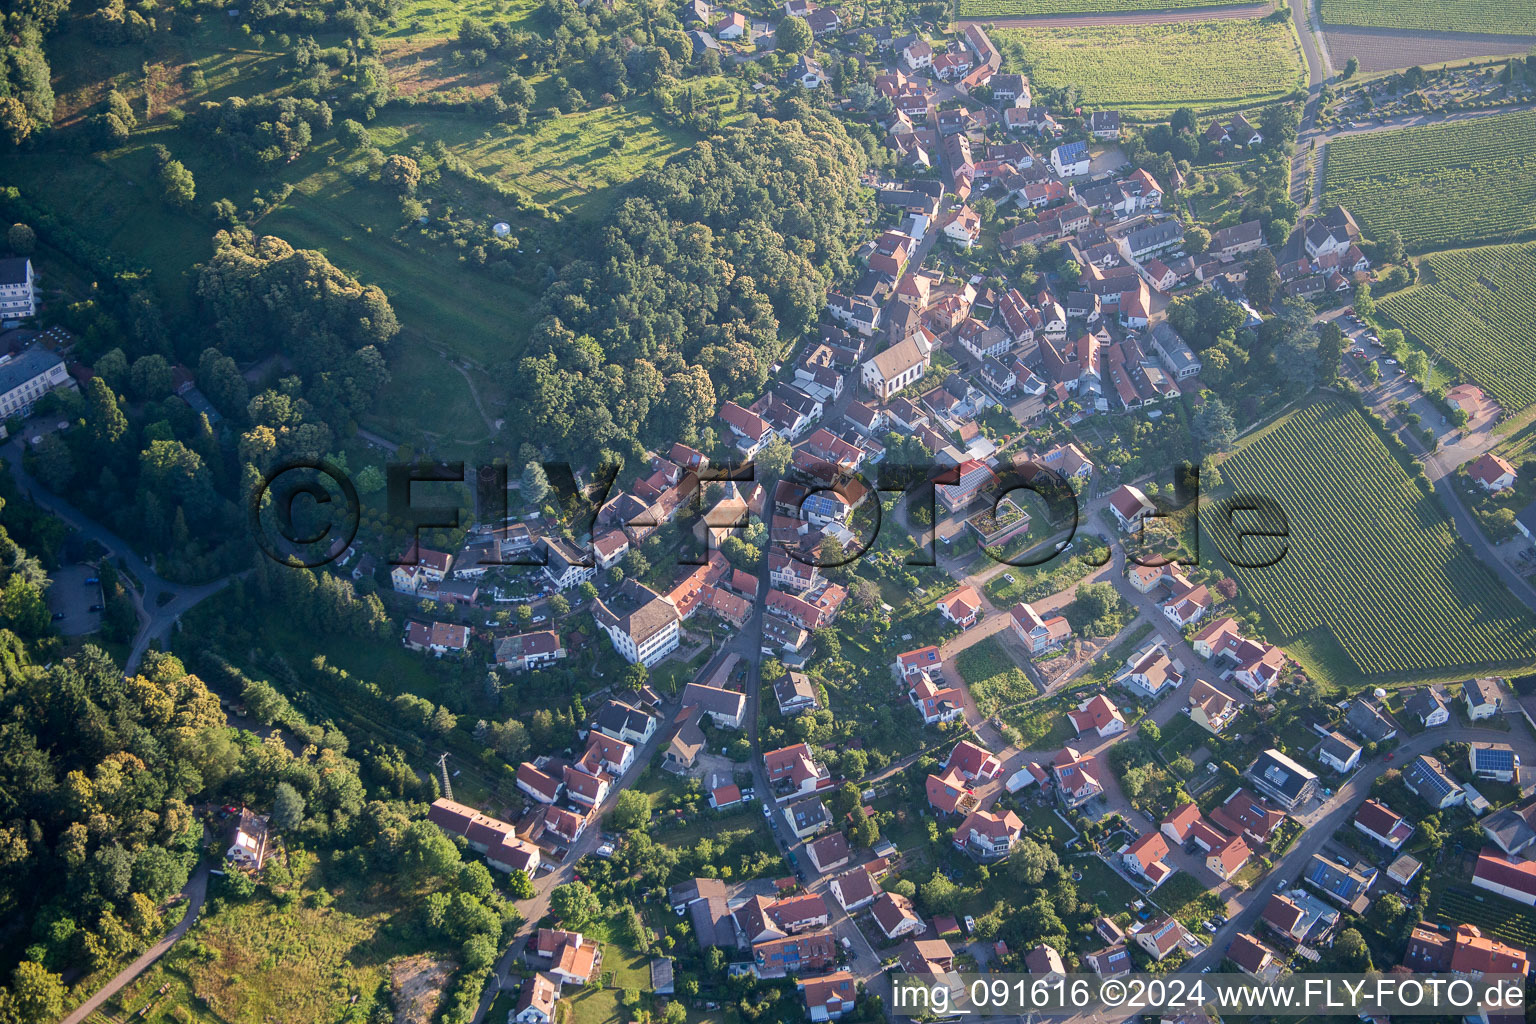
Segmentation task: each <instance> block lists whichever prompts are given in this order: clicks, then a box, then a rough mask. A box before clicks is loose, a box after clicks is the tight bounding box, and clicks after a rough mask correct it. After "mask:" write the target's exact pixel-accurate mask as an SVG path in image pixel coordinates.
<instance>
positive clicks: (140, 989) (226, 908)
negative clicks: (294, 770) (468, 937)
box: [107, 874, 424, 1024]
mask: <svg viewBox="0 0 1536 1024" xmlns="http://www.w3.org/2000/svg"><path fill="white" fill-rule="evenodd" d="M311 881H312V882H313V883H319V882H321V881H322V880H321V878H320V877H319V875H318V874H316V875H313V876H311ZM218 887H219V880H218V879H217V878H214V879H212V880H211V882H210V892H209V895H210V896H214V895H216V894H217V892H218ZM306 887H307V886H306ZM413 913H414V912H413V911H412V910H411V909H409V908H404V907H401V906H399V905H396V904H394V903H391V902H388V901H382V900H370V899H367V898H364V897H362V896H361V895H359V894H357V893H355V892H354V891H353V890H352V889H351V888H346V889H343V890H342V895H341V898H339V899H336V900H335V901H334V902H332V903H330V905H328V906H319V905H316V903H315V901H313V900H311V899H309V898H307V897H306V898H301V899H298V900H295V901H293V902H291V903H289V904H287V905H286V906H282V905H279V904H278V903H276V902H274V901H273V900H272V899H270V898H267V897H265V896H257V897H254V898H252V899H250V900H248V901H245V902H228V903H222V904H221V903H217V902H212V901H211V902H210V904H209V905H208V907H207V908H205V910H204V913H203V916H202V917H200V918H199V919H198V922H197V924H196V925H195V926H194V928H193V929H192V931H191V932H190V933H189V934H188V936H187V937H186V938H185V939H183V940H182V943H181V944H180V945H178V946H177V947H176V948H175V950H174V951H173V952H172V953H171V955H169V956H167V957H166V958H165V959H164V960H162V961H161V962H160V963H159V964H157V965H155V966H154V967H152V968H150V970H149V971H147V972H146V973H145V974H144V975H142V976H141V977H140V978H139V979H138V981H136V982H134V983H133V984H131V985H129V986H127V987H126V988H124V989H123V990H122V991H121V992H119V993H118V994H117V995H116V996H114V997H113V998H112V999H111V1000H110V1001H109V1002H108V1004H107V1009H108V1011H109V1012H110V1013H112V1014H113V1015H114V1016H115V1017H117V1018H118V1019H127V1017H128V1016H129V1015H130V1014H138V1013H139V1012H140V1011H141V1010H144V1009H146V1008H150V1009H149V1013H148V1014H147V1016H145V1017H143V1018H138V1017H135V1019H136V1020H137V1019H143V1020H145V1021H148V1022H150V1024H160V1022H166V1024H173V1022H175V1024H183V1022H196V1024H215V1022H218V1024H266V1022H269V1021H295V1022H297V1021H322V1020H332V1019H335V1017H334V1011H335V1008H336V1007H338V1006H341V1005H345V1004H347V1003H348V1002H349V1001H350V1000H351V999H353V998H354V997H356V998H357V1003H356V1004H355V1005H354V1009H356V1010H357V1011H358V1012H359V1013H362V1014H363V1015H364V1017H366V1015H367V1013H368V1011H369V1008H370V1007H373V1008H379V1007H380V1006H381V1005H382V1007H383V1008H384V1009H386V1010H387V1007H388V1003H387V993H384V992H383V991H382V990H381V987H380V986H381V984H387V981H388V977H389V968H388V962H389V961H390V960H391V959H393V958H394V957H396V956H399V955H402V954H406V953H413V952H419V951H421V950H422V948H423V946H424V942H423V936H422V935H421V934H420V933H419V931H418V927H419V926H417V925H416V924H415V922H414V920H413V918H412V915H413ZM199 949H203V950H207V951H208V952H207V954H206V955H198V950H199ZM162 985H164V986H166V993H165V995H164V996H157V995H156V993H157V991H158V990H159V989H160V987H161V986H162ZM381 995H383V996H384V998H385V1000H386V1001H385V1002H384V1003H383V1004H380V1003H379V1002H378V1000H379V998H380V996H381Z"/></svg>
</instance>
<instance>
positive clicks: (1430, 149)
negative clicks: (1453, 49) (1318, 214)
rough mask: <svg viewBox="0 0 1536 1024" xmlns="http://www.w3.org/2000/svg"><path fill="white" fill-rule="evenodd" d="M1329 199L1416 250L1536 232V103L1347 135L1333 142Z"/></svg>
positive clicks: (1326, 188)
mask: <svg viewBox="0 0 1536 1024" xmlns="http://www.w3.org/2000/svg"><path fill="white" fill-rule="evenodd" d="M1324 173H1325V175H1326V176H1325V179H1324V182H1323V202H1324V203H1325V204H1330V205H1331V204H1333V203H1342V204H1344V205H1345V206H1347V207H1349V209H1350V211H1351V212H1352V213H1353V214H1354V215H1355V216H1356V217H1357V218H1358V219H1359V220H1360V224H1361V229H1362V230H1363V231H1364V232H1365V233H1366V235H1367V236H1369V237H1371V238H1381V237H1383V236H1384V235H1385V234H1386V233H1387V232H1388V231H1390V230H1395V231H1397V232H1399V233H1400V234H1401V235H1402V236H1403V244H1404V245H1405V246H1407V248H1408V249H1409V250H1410V251H1413V252H1425V251H1428V250H1431V249H1445V248H1453V247H1456V246H1463V245H1470V244H1476V243H1478V242H1507V241H1514V240H1516V239H1518V238H1520V237H1523V236H1525V235H1528V234H1530V233H1532V232H1536V111H1529V110H1528V111H1523V112H1520V113H1514V114H1501V115H1498V116H1495V117H1482V118H1476V119H1474V120H1470V121H1452V122H1447V123H1443V124H1436V125H1427V126H1424V127H1421V128H1402V129H1399V130H1397V131H1391V132H1372V133H1370V134H1368V135H1355V136H1346V137H1344V138H1340V139H1336V140H1334V141H1333V142H1331V143H1329V145H1328V159H1327V161H1326V167H1325V172H1324Z"/></svg>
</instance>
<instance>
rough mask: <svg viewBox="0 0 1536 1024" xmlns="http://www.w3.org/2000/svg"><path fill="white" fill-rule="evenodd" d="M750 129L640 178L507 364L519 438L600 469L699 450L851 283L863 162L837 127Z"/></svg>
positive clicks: (815, 118) (790, 120)
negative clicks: (643, 454) (723, 415)
mask: <svg viewBox="0 0 1536 1024" xmlns="http://www.w3.org/2000/svg"><path fill="white" fill-rule="evenodd" d="M796 113H798V114H799V115H800V116H798V117H786V118H784V119H782V120H781V119H777V118H762V119H756V118H749V119H748V120H747V121H746V122H743V123H742V124H740V125H737V126H733V127H731V128H729V129H727V130H726V131H725V132H723V133H722V134H721V135H720V136H719V137H717V138H714V139H710V140H708V141H705V142H702V143H700V144H699V145H698V146H697V147H695V148H694V149H693V150H692V151H690V152H689V153H688V154H686V155H685V156H683V157H680V158H679V159H677V160H675V161H674V162H673V163H671V164H669V165H668V166H666V167H663V168H660V169H658V170H656V171H653V172H651V173H649V174H646V175H645V176H643V177H642V178H641V179H640V180H639V181H637V182H636V183H635V184H634V186H633V187H632V188H631V189H630V193H629V195H628V197H627V198H626V199H625V200H624V201H623V202H622V203H621V204H619V206H618V208H617V209H616V210H615V211H614V212H613V214H612V215H611V216H610V217H609V218H608V219H607V221H606V222H605V223H604V224H603V225H602V226H601V229H600V231H599V242H598V245H597V251H596V252H595V253H594V254H593V256H592V258H590V259H586V260H578V261H575V262H573V263H571V264H570V265H569V266H568V267H567V268H566V270H565V272H564V274H563V276H562V277H561V278H560V279H559V280H558V281H556V282H555V283H554V284H552V285H551V286H550V287H549V289H548V290H547V291H546V293H545V296H544V299H543V302H542V310H543V314H544V316H543V318H542V320H541V321H540V323H539V324H538V325H537V327H536V328H535V329H534V331H533V334H532V337H531V339H530V342H529V350H528V353H529V354H528V355H527V356H525V357H524V358H523V359H522V360H520V361H519V362H517V363H516V364H515V365H513V366H510V367H508V377H509V383H511V384H513V386H514V387H515V388H516V391H517V393H518V394H519V396H520V401H518V402H516V403H514V405H513V407H512V409H510V410H509V412H510V413H511V415H512V417H513V418H512V422H511V424H510V428H511V434H512V436H514V437H521V438H528V439H538V440H539V442H540V443H542V444H543V445H544V446H545V448H546V450H547V452H548V453H550V454H558V455H567V456H577V457H580V458H581V459H583V460H591V459H593V457H594V455H596V456H597V459H596V461H598V462H602V461H603V460H604V457H605V456H608V455H621V456H624V455H632V454H634V453H633V452H632V451H631V446H632V445H633V444H634V442H635V441H636V439H638V441H639V442H640V443H641V444H649V445H656V444H662V445H665V444H670V443H671V442H672V441H674V440H683V441H692V440H694V439H695V438H696V437H697V436H698V434H699V431H700V430H701V429H702V428H703V426H704V424H705V423H706V422H707V421H708V420H709V419H710V418H711V417H712V416H713V415H714V413H715V410H716V408H717V407H718V404H719V402H720V401H721V400H723V399H725V398H740V397H742V396H744V395H750V394H754V393H755V392H756V390H757V389H759V388H760V387H761V386H762V384H763V381H764V380H765V379H766V378H767V373H768V368H769V366H770V365H771V364H772V362H773V360H774V358H775V357H776V356H777V355H778V354H779V352H780V350H781V347H782V346H783V344H784V342H785V341H786V340H788V339H792V338H794V337H795V336H797V335H798V334H799V333H800V332H801V331H803V330H804V329H805V328H807V327H808V326H810V325H811V324H812V323H813V322H814V320H815V318H816V316H817V314H818V312H819V310H820V308H821V306H822V304H823V303H824V301H825V298H826V291H827V288H828V285H829V284H830V283H831V282H832V281H834V280H837V279H839V278H841V277H844V276H846V275H847V274H848V273H849V272H850V265H851V260H850V253H849V250H848V246H849V244H850V240H851V239H855V238H856V237H857V215H858V210H859V204H860V191H859V184H858V183H859V174H860V172H861V170H862V169H863V167H864V166H865V159H864V152H863V149H862V148H861V147H860V146H859V145H858V144H857V143H856V142H855V141H853V140H852V139H850V138H849V136H848V135H847V133H846V132H845V131H844V130H843V128H842V127H841V125H840V124H839V123H838V122H837V121H836V119H834V118H833V117H832V116H831V115H829V114H825V113H822V112H819V111H811V110H808V109H801V110H799V111H796Z"/></svg>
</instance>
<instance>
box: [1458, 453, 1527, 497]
mask: <svg viewBox="0 0 1536 1024" xmlns="http://www.w3.org/2000/svg"><path fill="white" fill-rule="evenodd" d="M1467 475H1468V476H1470V477H1471V478H1472V479H1473V480H1474V481H1476V482H1477V484H1478V486H1479V487H1481V488H1482V489H1483V490H1485V491H1504V490H1508V489H1509V488H1511V487H1513V486H1515V478H1516V473H1515V467H1514V466H1512V465H1510V464H1509V462H1508V461H1506V460H1505V459H1502V458H1500V457H1499V456H1497V455H1495V454H1493V453H1492V452H1488V453H1487V454H1485V455H1484V456H1483V457H1482V458H1480V459H1478V460H1477V461H1476V462H1474V463H1472V465H1471V466H1469V467H1467Z"/></svg>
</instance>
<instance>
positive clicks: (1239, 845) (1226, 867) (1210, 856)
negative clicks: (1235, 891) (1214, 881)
mask: <svg viewBox="0 0 1536 1024" xmlns="http://www.w3.org/2000/svg"><path fill="white" fill-rule="evenodd" d="M1252 856H1253V851H1251V850H1249V849H1248V844H1247V843H1245V842H1243V837H1242V836H1231V837H1229V838H1228V839H1227V840H1226V841H1225V842H1223V843H1220V844H1218V845H1215V846H1213V847H1212V848H1211V849H1210V850H1209V851H1207V852H1206V855H1205V866H1206V868H1207V870H1209V871H1210V872H1211V874H1213V875H1215V876H1216V877H1217V878H1220V879H1221V880H1222V881H1224V882H1230V881H1231V880H1232V876H1233V875H1235V874H1237V873H1238V872H1239V871H1241V870H1242V869H1243V865H1245V864H1247V863H1248V860H1249V858H1251V857H1252Z"/></svg>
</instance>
